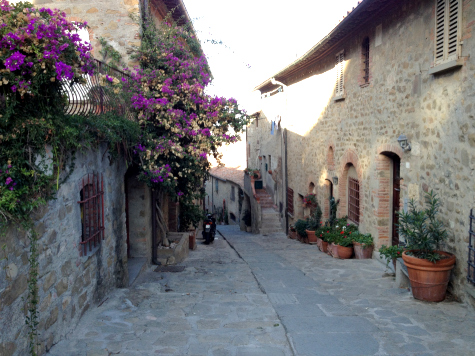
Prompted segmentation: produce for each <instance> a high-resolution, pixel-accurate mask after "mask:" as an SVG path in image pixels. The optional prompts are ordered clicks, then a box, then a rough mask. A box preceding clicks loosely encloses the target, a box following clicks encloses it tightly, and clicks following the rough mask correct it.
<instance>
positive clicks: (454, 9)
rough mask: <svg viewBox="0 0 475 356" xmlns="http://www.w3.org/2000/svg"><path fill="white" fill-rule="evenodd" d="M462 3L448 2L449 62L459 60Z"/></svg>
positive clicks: (452, 0)
mask: <svg viewBox="0 0 475 356" xmlns="http://www.w3.org/2000/svg"><path fill="white" fill-rule="evenodd" d="M459 9H460V1H459V0H449V1H448V13H447V60H452V59H457V58H458V56H457V53H458V48H457V47H458V45H459V23H460V21H461V17H460V16H459V12H460V11H459Z"/></svg>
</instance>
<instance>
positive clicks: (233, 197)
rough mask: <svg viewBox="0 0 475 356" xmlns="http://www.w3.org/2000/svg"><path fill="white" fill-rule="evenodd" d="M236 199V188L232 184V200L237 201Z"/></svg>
mask: <svg viewBox="0 0 475 356" xmlns="http://www.w3.org/2000/svg"><path fill="white" fill-rule="evenodd" d="M235 200H236V192H235V190H234V187H233V186H232V187H231V201H235Z"/></svg>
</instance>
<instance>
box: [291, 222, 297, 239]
mask: <svg viewBox="0 0 475 356" xmlns="http://www.w3.org/2000/svg"><path fill="white" fill-rule="evenodd" d="M289 238H291V239H292V240H295V239H297V230H295V226H294V225H290V226H289Z"/></svg>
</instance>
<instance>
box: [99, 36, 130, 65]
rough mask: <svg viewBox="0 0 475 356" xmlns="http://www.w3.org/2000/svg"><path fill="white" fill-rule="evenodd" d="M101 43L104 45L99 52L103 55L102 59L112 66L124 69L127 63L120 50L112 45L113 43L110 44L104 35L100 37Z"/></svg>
mask: <svg viewBox="0 0 475 356" xmlns="http://www.w3.org/2000/svg"><path fill="white" fill-rule="evenodd" d="M99 43H100V45H101V47H102V48H101V50H100V51H99V54H100V55H101V56H102V60H103V61H104V62H105V63H107V64H109V65H110V66H111V67H114V68H116V69H122V68H123V67H124V66H125V64H124V61H123V60H122V55H121V54H120V52H119V51H117V50H116V49H115V48H114V47H112V45H110V44H109V42H107V40H106V39H105V38H104V37H99Z"/></svg>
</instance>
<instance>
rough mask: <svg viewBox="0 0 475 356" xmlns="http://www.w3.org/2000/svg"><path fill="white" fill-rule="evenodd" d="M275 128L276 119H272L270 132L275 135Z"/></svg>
mask: <svg viewBox="0 0 475 356" xmlns="http://www.w3.org/2000/svg"><path fill="white" fill-rule="evenodd" d="M274 130H275V121H271V123H270V134H271V135H273V134H274Z"/></svg>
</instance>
